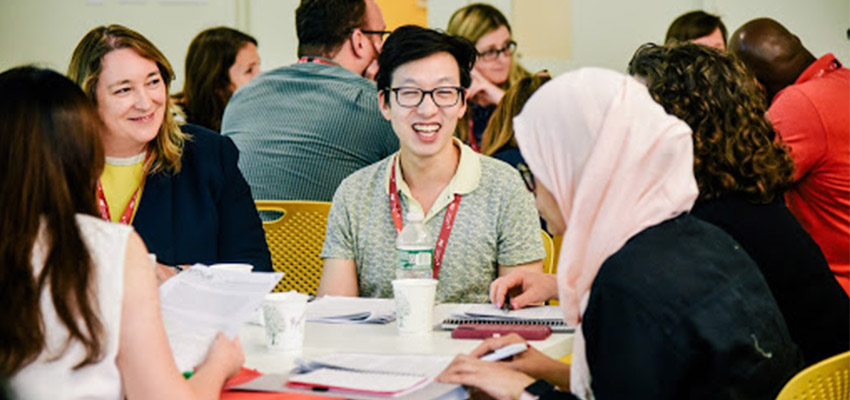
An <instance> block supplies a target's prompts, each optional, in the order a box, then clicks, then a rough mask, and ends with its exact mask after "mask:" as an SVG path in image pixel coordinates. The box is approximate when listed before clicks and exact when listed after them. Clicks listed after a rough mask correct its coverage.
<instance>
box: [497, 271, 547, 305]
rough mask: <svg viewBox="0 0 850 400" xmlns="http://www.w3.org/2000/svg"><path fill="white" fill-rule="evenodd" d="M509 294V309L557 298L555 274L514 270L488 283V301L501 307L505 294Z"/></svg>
mask: <svg viewBox="0 0 850 400" xmlns="http://www.w3.org/2000/svg"><path fill="white" fill-rule="evenodd" d="M509 292H510V294H511V309H512V310H518V309H520V308H523V307H525V306H527V305H530V304H537V303H542V302H544V301H546V300H556V299H557V298H558V282H557V281H556V280H555V275H552V274H544V273H542V272H532V271H525V270H516V271H513V272H511V273H510V274H508V275H505V276H502V277H500V278H498V279H496V280H494V281H493V282H492V283H491V284H490V302H492V303H493V304H495V305H496V306H497V307H502V304H503V303H504V301H505V296H506V295H507V294H508V293H509Z"/></svg>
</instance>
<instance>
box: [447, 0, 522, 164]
mask: <svg viewBox="0 0 850 400" xmlns="http://www.w3.org/2000/svg"><path fill="white" fill-rule="evenodd" d="M446 33H448V34H449V35H457V36H462V37H464V38H466V39H469V41H471V42H472V43H473V44H474V45H475V49H476V50H477V51H478V59H477V60H476V62H475V67H474V68H473V69H472V85H471V86H470V87H469V94H468V97H467V99H468V101H469V106H470V107H469V112H467V113H466V115H465V116H464V118H463V120H461V121H460V122H459V123H458V125H457V130H456V131H455V132H456V135H457V136H458V137H459V138H460V140H461V141H463V142H464V143H467V144H469V146H470V147H472V149H473V150H475V151H481V143H482V135H483V134H484V129H485V128H486V127H487V124H488V122H489V121H490V116H491V115H492V114H493V111H494V110H495V108H496V105H497V104H499V101H500V100H501V99H502V96H504V94H505V90H507V89H508V88H509V87H511V86H513V85H514V84H515V83H516V82H518V81H519V80H520V79H522V78H525V77H528V76H529V75H530V74H529V73H528V71H526V70H525V68H523V67H522V66H521V65H520V64H519V62H517V60H516V56H515V55H516V48H517V44H516V42H515V41H514V40H513V38H512V33H511V25H510V24H509V23H508V19H507V18H505V15H504V14H502V13H501V12H500V11H499V10H498V9H497V8H495V7H493V6H491V5H488V4H481V3H475V4H470V5H468V6H466V7H463V8H461V9H459V10H457V11H455V13H454V14H452V17H451V19H449V25H448V27H447V28H446Z"/></svg>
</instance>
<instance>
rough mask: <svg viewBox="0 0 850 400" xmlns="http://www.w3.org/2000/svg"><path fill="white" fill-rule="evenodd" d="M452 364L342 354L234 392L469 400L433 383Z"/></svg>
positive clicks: (439, 359)
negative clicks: (294, 372)
mask: <svg viewBox="0 0 850 400" xmlns="http://www.w3.org/2000/svg"><path fill="white" fill-rule="evenodd" d="M451 361H452V357H445V356H430V355H392V354H357V353H340V354H334V355H330V356H327V357H323V358H320V359H317V360H313V361H309V362H305V363H303V364H302V365H301V367H300V372H301V373H298V374H290V375H287V374H266V375H263V376H260V377H258V378H256V379H254V380H252V381H250V382H246V383H243V384H241V385H238V386H235V387H232V388H231V389H233V390H250V391H263V392H297V393H309V394H316V393H317V391H318V392H321V393H322V394H323V395H327V396H334V397H344V398H346V399H358V400H360V399H362V400H386V399H388V398H392V399H399V400H435V399H439V400H463V399H467V398H469V395H468V394H467V393H466V390H465V389H464V388H463V386H460V385H453V384H448V383H439V382H435V381H434V378H435V377H436V376H437V375H439V374H440V372H442V371H443V370H444V369H445V368H446V366H448V365H449V363H451ZM305 371H306V372H305Z"/></svg>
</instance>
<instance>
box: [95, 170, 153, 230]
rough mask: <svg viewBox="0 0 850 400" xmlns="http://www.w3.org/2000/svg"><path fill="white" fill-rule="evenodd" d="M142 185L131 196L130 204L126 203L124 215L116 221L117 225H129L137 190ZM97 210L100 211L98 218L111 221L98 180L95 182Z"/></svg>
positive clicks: (137, 195)
mask: <svg viewBox="0 0 850 400" xmlns="http://www.w3.org/2000/svg"><path fill="white" fill-rule="evenodd" d="M141 188H142V185H141V184H139V187H137V188H136V191H135V192H133V196H132V197H130V202H128V203H127V207H126V208H124V213H123V214H121V219H119V220H118V222H119V223H122V224H124V225H130V219H131V218H132V217H133V210H135V209H136V199H137V198H138V197H139V190H141ZM97 208H98V209H99V210H100V217H101V218H103V219H104V220H107V221H112V217H111V216H110V214H109V205H108V204H106V196H105V195H104V194H103V186H101V184H100V179H98V180H97Z"/></svg>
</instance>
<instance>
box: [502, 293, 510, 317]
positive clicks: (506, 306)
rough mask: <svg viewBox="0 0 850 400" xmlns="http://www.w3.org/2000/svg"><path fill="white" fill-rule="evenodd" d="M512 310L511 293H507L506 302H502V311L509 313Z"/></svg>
mask: <svg viewBox="0 0 850 400" xmlns="http://www.w3.org/2000/svg"><path fill="white" fill-rule="evenodd" d="M510 310H511V295H510V294H508V293H505V302H504V303H502V311H504V312H506V313H507V312H508V311H510Z"/></svg>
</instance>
